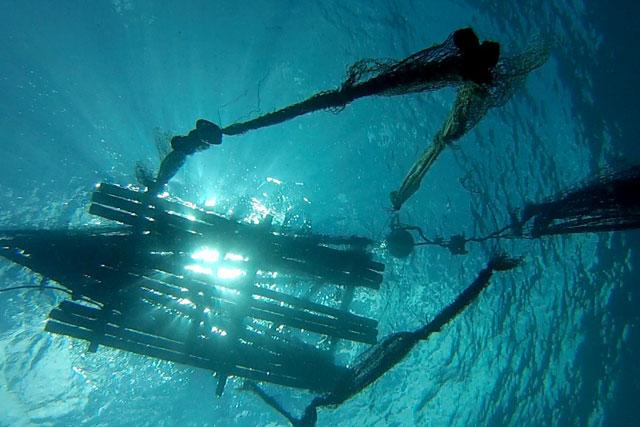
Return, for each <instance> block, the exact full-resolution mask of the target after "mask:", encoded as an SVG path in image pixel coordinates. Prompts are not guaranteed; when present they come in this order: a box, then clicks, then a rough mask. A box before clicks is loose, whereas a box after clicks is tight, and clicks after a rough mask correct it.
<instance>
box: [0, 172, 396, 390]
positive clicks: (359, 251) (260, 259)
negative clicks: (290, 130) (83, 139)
mask: <svg viewBox="0 0 640 427" xmlns="http://www.w3.org/2000/svg"><path fill="white" fill-rule="evenodd" d="M89 212H90V213H91V214H93V215H96V216H99V217H102V218H105V219H108V220H112V221H115V222H117V223H120V225H118V226H111V227H93V228H85V229H79V230H11V231H4V232H0V255H2V256H4V257H5V258H8V259H10V260H12V261H14V262H16V263H18V264H20V265H23V266H25V267H27V268H29V269H31V270H32V271H34V272H36V273H39V274H41V275H42V276H43V277H45V278H47V279H50V280H53V281H56V282H58V283H60V284H61V285H62V286H64V287H66V288H67V289H69V290H70V292H71V293H72V295H73V298H72V299H71V300H64V301H62V302H61V303H60V304H59V305H58V307H56V308H55V309H53V310H52V311H51V313H50V314H49V319H48V321H47V323H46V326H45V330H46V331H48V332H51V333H54V334H61V335H66V336H69V337H73V338H77V339H81V340H86V341H88V342H89V348H88V349H89V351H96V350H97V349H98V347H99V346H101V345H102V346H107V347H112V348H115V349H120V350H124V351H128V352H133V353H137V354H141V355H145V356H148V357H153V358H158V359H162V360H167V361H171V362H175V363H180V364H184V365H189V366H193V367H196V368H202V369H206V370H210V371H213V372H214V373H215V374H216V375H217V377H218V387H217V394H221V393H222V392H223V390H224V386H225V383H226V380H227V378H228V377H229V376H237V377H242V378H246V379H250V380H254V381H265V382H269V383H274V384H279V385H284V386H289V387H295V388H301V389H308V390H312V391H315V392H326V391H330V390H332V389H333V388H334V387H335V384H336V382H337V381H338V380H339V379H340V378H341V377H342V376H343V375H344V372H345V368H344V367H341V366H338V365H336V364H335V363H334V361H333V359H334V357H333V356H334V354H333V352H334V351H335V346H336V344H337V342H338V341H339V340H348V341H353V342H359V343H365V344H374V343H376V339H377V333H378V330H377V321H376V320H374V319H370V318H367V317H364V316H361V315H357V314H354V313H351V312H350V311H349V305H350V303H351V299H352V297H353V292H354V289H355V288H356V287H365V288H369V289H371V290H376V289H378V288H379V286H380V283H381V282H382V272H383V271H384V265H383V264H381V263H378V262H375V261H373V260H372V259H371V258H372V257H371V254H370V253H368V252H367V245H368V244H369V243H371V242H370V241H369V240H368V239H365V238H361V237H355V236H350V237H333V236H324V235H317V234H304V235H297V234H287V233H283V232H277V231H274V230H273V229H272V228H274V227H270V226H269V224H266V225H265V224H259V225H253V224H245V223H240V222H236V221H233V220H230V219H227V218H225V217H223V216H221V215H218V214H216V213H212V212H207V211H204V210H202V209H198V208H196V207H195V206H193V205H190V204H186V203H182V202H179V201H176V200H169V199H166V198H159V197H156V196H150V195H148V194H147V193H143V192H140V191H136V190H135V189H130V188H125V187H120V186H116V185H111V184H100V185H99V186H97V188H96V191H95V192H94V194H93V196H92V203H91V205H90V208H89ZM284 283H286V285H285V286H280V285H281V284H284ZM297 283H300V284H302V283H305V284H307V287H308V284H309V283H311V284H313V286H315V287H318V286H335V287H337V288H338V289H340V290H341V293H342V297H341V298H340V300H337V299H336V300H335V301H331V302H330V303H327V302H326V301H322V302H314V301H312V298H309V297H308V296H306V295H304V294H303V295H299V294H300V293H301V292H295V291H291V289H294V290H295V288H296V284H297ZM300 288H301V289H302V288H303V286H302V285H301V286H300ZM287 290H288V291H287ZM327 342H328V343H329V345H327V344H326V343H327ZM322 343H325V344H322Z"/></svg>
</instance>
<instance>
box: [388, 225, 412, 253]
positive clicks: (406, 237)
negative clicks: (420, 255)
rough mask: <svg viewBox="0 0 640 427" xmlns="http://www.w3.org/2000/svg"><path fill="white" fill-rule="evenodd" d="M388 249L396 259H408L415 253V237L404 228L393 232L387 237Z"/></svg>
mask: <svg viewBox="0 0 640 427" xmlns="http://www.w3.org/2000/svg"><path fill="white" fill-rule="evenodd" d="M386 242H387V249H389V253H390V254H391V255H392V256H394V257H396V258H406V257H408V256H409V255H411V252H413V246H414V244H415V242H414V241H413V236H412V235H411V233H409V232H408V231H407V230H405V229H403V228H396V229H394V230H391V233H389V234H388V235H387V237H386Z"/></svg>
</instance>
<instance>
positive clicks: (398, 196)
mask: <svg viewBox="0 0 640 427" xmlns="http://www.w3.org/2000/svg"><path fill="white" fill-rule="evenodd" d="M549 50H550V45H549V44H548V43H538V44H536V45H535V46H534V47H532V48H530V49H529V50H527V51H526V52H524V53H522V54H520V55H516V56H513V57H510V58H506V59H503V60H501V61H500V62H498V65H496V67H495V69H494V71H493V72H494V78H493V79H492V80H491V83H490V84H483V85H481V84H477V83H474V82H467V83H465V84H463V85H462V86H460V88H459V89H458V94H457V96H456V100H455V103H454V105H453V108H452V109H451V113H450V114H449V117H448V118H447V120H446V122H445V124H444V126H443V127H442V129H441V130H440V131H439V132H438V134H437V135H436V136H435V138H434V140H433V143H432V144H431V145H430V146H429V147H427V149H426V150H425V151H424V152H423V154H422V156H421V157H420V158H419V159H418V160H417V161H416V162H415V163H414V164H413V166H412V167H411V170H410V171H409V173H408V174H407V176H406V177H405V179H404V181H403V183H402V185H401V186H400V188H399V189H398V190H397V191H394V192H392V193H391V195H390V197H391V204H392V206H393V208H394V209H395V210H399V209H400V208H401V207H402V205H403V204H404V203H405V202H406V201H407V200H408V199H409V198H410V197H411V196H412V195H413V194H415V193H416V192H417V191H418V189H419V188H420V183H421V181H422V179H423V178H424V176H425V175H426V173H427V171H428V170H429V169H430V168H431V166H432V165H433V163H434V162H435V160H436V159H437V158H438V156H439V155H440V153H442V151H443V150H444V149H445V147H446V146H447V144H449V143H451V142H454V141H457V140H459V139H460V138H462V137H463V136H464V135H465V134H467V133H468V132H469V131H470V130H471V129H473V127H475V125H477V124H478V122H479V121H480V120H481V119H482V118H483V117H484V116H485V115H486V114H487V112H488V111H489V109H491V108H494V107H500V106H502V105H504V104H505V103H506V102H507V101H508V100H509V99H510V98H511V97H512V96H513V93H514V91H515V90H516V89H517V88H518V86H520V85H521V84H522V82H523V81H524V79H525V78H526V76H527V74H529V73H530V72H531V71H532V70H534V69H536V68H538V67H540V66H542V65H543V64H544V63H545V62H546V61H547V59H548V57H549Z"/></svg>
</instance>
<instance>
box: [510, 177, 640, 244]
mask: <svg viewBox="0 0 640 427" xmlns="http://www.w3.org/2000/svg"><path fill="white" fill-rule="evenodd" d="M639 188H640V166H634V167H632V168H629V169H627V170H624V171H622V172H618V173H610V174H606V175H604V176H602V177H600V178H598V179H596V180H595V181H593V182H591V183H590V184H588V185H586V186H584V187H582V188H578V189H575V190H571V191H567V192H564V193H561V194H560V195H559V196H557V197H556V198H555V199H553V200H551V201H548V202H544V203H536V204H528V205H527V206H526V207H525V209H524V211H523V215H522V219H521V221H520V228H522V226H523V225H524V224H525V223H528V222H529V221H533V224H532V226H531V229H530V231H529V232H528V234H530V236H531V237H534V238H535V237H540V236H546V235H554V234H572V233H589V232H598V231H619V230H628V229H633V228H640V197H638V189H639Z"/></svg>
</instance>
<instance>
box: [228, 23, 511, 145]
mask: <svg viewBox="0 0 640 427" xmlns="http://www.w3.org/2000/svg"><path fill="white" fill-rule="evenodd" d="M499 55H500V47H499V45H498V43H495V42H488V41H485V42H483V43H480V42H479V40H478V37H477V36H476V35H475V33H474V32H473V30H472V29H470V28H464V29H461V30H458V31H456V32H454V33H453V34H451V35H450V36H449V37H448V38H447V39H446V40H445V41H444V42H443V43H441V44H437V45H434V46H432V47H429V48H427V49H424V50H421V51H420V52H417V53H415V54H413V55H411V56H409V57H407V58H405V59H402V60H399V61H391V60H371V59H365V60H361V61H358V62H356V63H355V64H353V65H352V66H351V67H350V68H349V70H348V72H347V77H346V79H345V81H344V82H343V83H342V85H341V86H340V88H339V89H336V90H331V91H324V92H320V93H317V94H315V95H313V96H311V97H310V98H308V99H306V100H304V101H302V102H299V103H297V104H293V105H290V106H288V107H285V108H283V109H281V110H278V111H275V112H272V113H268V114H265V115H263V116H260V117H257V118H255V119H252V120H249V121H246V122H240V123H235V124H232V125H230V126H227V127H226V128H224V129H223V130H222V132H223V133H224V134H225V135H238V134H241V133H244V132H247V131H249V130H252V129H259V128H262V127H266V126H271V125H274V124H277V123H282V122H284V121H287V120H291V119H293V118H294V117H297V116H300V115H303V114H307V113H310V112H313V111H317V110H323V109H341V108H344V107H345V106H346V105H347V104H349V103H350V102H352V101H354V100H356V99H358V98H362V97H365V96H371V95H402V94H406V93H413V92H423V91H430V90H436V89H440V88H442V87H445V86H451V85H457V84H460V83H463V82H467V81H471V82H475V83H477V84H487V83H490V82H491V81H492V74H491V70H492V68H493V67H494V66H495V65H496V63H497V62H498V57H499Z"/></svg>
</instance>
